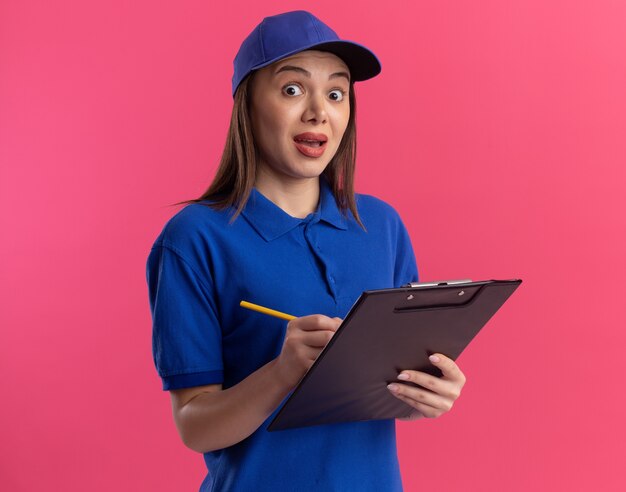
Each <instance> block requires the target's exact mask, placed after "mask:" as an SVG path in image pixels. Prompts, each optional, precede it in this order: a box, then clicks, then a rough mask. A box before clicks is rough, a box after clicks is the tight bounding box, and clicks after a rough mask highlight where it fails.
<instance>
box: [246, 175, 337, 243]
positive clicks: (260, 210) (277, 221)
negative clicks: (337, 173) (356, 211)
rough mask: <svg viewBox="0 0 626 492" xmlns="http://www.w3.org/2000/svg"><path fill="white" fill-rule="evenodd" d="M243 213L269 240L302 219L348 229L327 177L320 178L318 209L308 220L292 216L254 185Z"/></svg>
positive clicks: (280, 234) (287, 230)
mask: <svg viewBox="0 0 626 492" xmlns="http://www.w3.org/2000/svg"><path fill="white" fill-rule="evenodd" d="M241 214H242V215H243V216H244V217H245V218H246V219H247V220H248V222H250V225H252V227H253V228H254V230H255V231H256V232H258V233H259V235H260V236H261V237H262V238H263V239H265V240H266V241H273V240H274V239H276V238H278V237H280V236H282V235H283V234H286V233H287V232H289V231H291V230H292V229H294V228H295V227H297V226H298V225H300V224H301V223H302V222H312V223H315V222H318V221H324V222H326V223H328V224H330V225H332V226H333V227H335V228H337V229H342V230H345V229H347V228H348V226H347V224H346V218H345V217H344V216H343V215H342V214H341V212H340V210H339V208H338V207H337V202H336V200H335V196H334V195H333V192H332V190H331V189H330V185H329V184H328V182H327V181H326V179H325V178H320V200H319V203H318V206H317V210H316V211H315V212H313V213H312V214H309V215H308V216H307V217H305V218H304V219H300V218H297V217H292V216H291V215H289V214H288V213H287V212H285V211H284V210H283V209H282V208H280V207H279V206H278V205H276V204H275V203H273V202H272V201H270V200H269V199H268V198H266V197H265V196H264V195H263V194H262V193H261V192H260V191H259V190H257V189H256V188H252V191H251V192H250V197H249V198H248V201H247V202H246V206H245V207H244V209H243V211H242V212H241Z"/></svg>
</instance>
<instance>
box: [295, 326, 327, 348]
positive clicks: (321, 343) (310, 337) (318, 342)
mask: <svg viewBox="0 0 626 492" xmlns="http://www.w3.org/2000/svg"><path fill="white" fill-rule="evenodd" d="M333 335H334V332H332V331H328V330H318V331H307V332H304V333H302V335H301V336H300V341H301V342H302V343H303V344H304V345H307V346H308V347H315V348H323V347H325V346H326V345H327V344H328V342H330V339H331V338H332V337H333Z"/></svg>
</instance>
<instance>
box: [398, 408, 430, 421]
mask: <svg viewBox="0 0 626 492" xmlns="http://www.w3.org/2000/svg"><path fill="white" fill-rule="evenodd" d="M422 418H424V414H423V413H422V412H419V411H417V410H413V411H412V412H411V415H409V416H408V417H398V420H404V421H411V420H417V419H422Z"/></svg>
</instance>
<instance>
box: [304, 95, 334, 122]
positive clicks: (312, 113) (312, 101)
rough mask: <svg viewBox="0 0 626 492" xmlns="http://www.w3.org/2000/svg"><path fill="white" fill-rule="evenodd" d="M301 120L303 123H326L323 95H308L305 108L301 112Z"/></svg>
mask: <svg viewBox="0 0 626 492" xmlns="http://www.w3.org/2000/svg"><path fill="white" fill-rule="evenodd" d="M302 121H303V122H304V123H326V122H327V121H328V113H327V112H326V96H325V95H322V94H311V95H309V97H308V98H307V104H306V108H305V110H304V111H303V113H302Z"/></svg>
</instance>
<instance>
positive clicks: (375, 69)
mask: <svg viewBox="0 0 626 492" xmlns="http://www.w3.org/2000/svg"><path fill="white" fill-rule="evenodd" d="M315 49H317V50H320V51H328V52H329V53H333V54H334V55H337V56H338V57H339V58H341V59H342V60H343V61H344V62H345V64H346V65H348V68H349V69H350V77H351V79H352V81H361V80H367V79H371V78H372V77H376V75H378V74H379V73H380V71H381V65H380V61H379V60H378V58H377V57H376V55H375V54H374V53H372V52H371V51H370V50H369V49H367V48H366V47H365V46H363V45H360V44H358V43H355V42H353V41H344V40H340V41H339V40H338V41H326V42H324V43H316V44H311V45H310V46H305V47H303V48H299V49H297V50H295V51H293V52H291V53H285V54H283V55H281V56H280V57H277V58H275V59H273V60H268V61H266V62H265V63H262V64H260V65H257V66H255V67H253V69H252V70H258V69H260V68H263V67H267V66H268V65H271V64H272V63H275V62H277V61H279V60H282V59H284V58H287V57H288V56H291V55H295V54H296V53H301V52H302V51H306V50H315Z"/></svg>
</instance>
